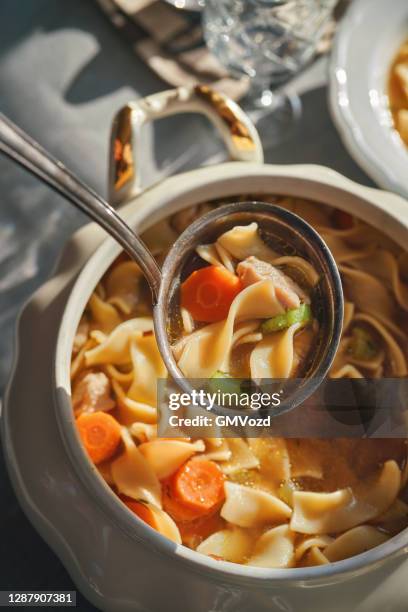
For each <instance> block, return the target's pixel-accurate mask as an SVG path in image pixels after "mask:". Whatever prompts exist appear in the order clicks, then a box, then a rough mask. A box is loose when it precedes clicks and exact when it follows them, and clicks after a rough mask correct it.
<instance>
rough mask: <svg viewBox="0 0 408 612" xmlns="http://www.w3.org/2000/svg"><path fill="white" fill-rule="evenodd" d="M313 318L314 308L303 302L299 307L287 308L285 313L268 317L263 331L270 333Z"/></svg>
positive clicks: (262, 328)
mask: <svg viewBox="0 0 408 612" xmlns="http://www.w3.org/2000/svg"><path fill="white" fill-rule="evenodd" d="M311 318H312V310H311V308H310V306H309V304H301V305H300V306H299V307H298V308H293V309H292V310H287V311H286V312H285V313H283V314H278V315H276V316H275V317H272V318H271V319H268V320H267V321H265V322H264V323H262V325H261V332H262V333H264V334H269V333H271V332H276V331H280V330H282V329H287V328H288V327H290V326H291V325H294V324H295V323H308V322H309V321H310V320H311Z"/></svg>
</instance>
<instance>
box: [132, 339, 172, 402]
mask: <svg viewBox="0 0 408 612" xmlns="http://www.w3.org/2000/svg"><path fill="white" fill-rule="evenodd" d="M130 355H131V358H132V364H133V382H132V384H131V385H130V387H129V390H128V392H127V396H128V397H129V398H130V399H132V400H134V401H136V402H142V403H143V404H149V405H150V406H156V405H157V379H159V378H167V370H166V367H165V365H164V363H163V360H162V358H161V355H160V353H159V349H158V347H157V343H156V339H155V337H154V335H153V334H151V335H148V336H142V335H135V336H134V337H133V339H132V340H131V341H130Z"/></svg>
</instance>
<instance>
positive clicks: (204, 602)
mask: <svg viewBox="0 0 408 612" xmlns="http://www.w3.org/2000/svg"><path fill="white" fill-rule="evenodd" d="M221 101H222V100H221ZM220 104H221V103H220V99H218V101H217V100H215V101H214V100H211V99H210V98H209V97H208V92H207V93H206V97H205V99H204V98H203V95H202V92H197V91H189V90H186V89H182V90H176V91H173V92H165V93H164V94H159V95H156V96H152V97H151V98H149V99H148V100H147V101H142V102H141V103H138V104H134V105H131V106H130V107H127V109H125V110H124V111H122V112H121V113H120V114H119V115H118V118H119V119H118V121H117V122H116V123H115V125H114V133H113V140H114V141H115V140H116V152H117V155H116V161H118V160H119V161H122V162H123V161H124V163H122V165H121V168H119V169H118V168H117V166H116V164H113V165H112V171H111V180H113V181H114V180H116V184H117V187H118V188H119V190H121V192H122V194H123V192H126V193H127V196H128V197H129V194H130V193H132V190H134V189H135V188H136V190H137V181H136V176H135V172H134V168H135V165H134V159H133V161H132V154H131V151H130V149H129V148H128V149H127V153H126V155H125V157H126V159H125V160H123V159H122V160H121V156H120V154H118V146H119V150H120V151H123V150H124V145H126V144H130V141H131V140H133V144H135V140H136V141H137V139H138V138H139V128H140V124H141V123H143V121H145V120H146V118H151V116H152V115H153V116H154V117H156V116H159V115H162V114H169V112H176V111H177V110H179V109H181V110H186V109H188V110H199V111H201V112H205V113H206V114H209V115H210V117H211V118H212V119H213V120H214V123H215V124H216V125H218V126H219V127H221V128H222V129H223V130H224V136H225V139H226V140H227V141H228V138H229V137H227V136H228V129H227V128H228V126H229V127H231V126H233V125H235V128H237V125H236V124H234V122H238V124H239V125H238V128H239V129H240V130H241V136H242V137H243V138H244V140H241V142H239V140H237V139H235V140H234V139H233V140H232V141H228V142H229V145H230V146H229V148H230V151H231V153H232V154H233V155H234V156H235V158H237V159H239V158H241V159H243V158H246V159H247V160H249V161H234V162H230V163H225V164H221V165H218V166H215V167H209V168H201V169H198V170H194V171H191V172H188V173H184V174H181V175H178V176H173V177H171V178H168V179H166V180H165V181H163V182H161V183H159V184H157V185H155V186H153V187H151V188H149V189H148V190H146V191H145V192H144V193H140V194H139V195H137V196H136V197H135V198H133V197H132V198H131V199H130V201H128V203H127V205H126V206H125V207H124V208H123V214H124V216H125V217H126V219H127V220H128V222H129V223H130V224H131V225H132V226H133V227H134V228H135V229H136V230H137V231H139V232H141V231H143V230H145V229H146V228H148V227H149V226H151V225H152V224H154V223H155V222H156V221H158V220H160V219H163V218H164V217H166V216H167V215H170V214H172V213H174V212H176V211H178V210H181V209H182V208H184V207H188V206H191V205H193V204H196V203H199V202H203V201H208V200H210V199H213V198H222V197H224V196H233V195H237V194H241V193H256V194H261V193H268V194H271V193H277V194H286V195H290V196H301V197H305V198H309V199H311V200H315V201H317V202H321V204H322V205H323V206H324V205H326V204H330V205H334V206H336V207H337V208H340V209H343V210H346V211H349V212H351V213H353V214H355V215H357V216H358V217H360V218H361V219H363V220H365V221H367V222H368V223H371V224H372V225H374V226H375V227H377V228H379V229H381V230H382V231H383V232H385V233H386V234H388V235H389V236H391V237H392V238H393V239H394V240H395V241H397V242H398V243H399V244H400V245H401V246H406V245H407V244H408V203H407V202H406V201H404V200H402V199H401V198H400V197H398V196H394V195H391V194H389V193H385V192H381V191H378V190H375V189H369V188H366V187H362V186H360V185H357V184H356V183H353V182H351V181H349V180H348V179H346V178H344V177H342V176H340V175H339V174H337V173H335V172H333V171H331V170H329V169H326V168H323V167H319V166H272V165H263V164H261V163H259V162H260V161H261V160H262V151H261V150H260V145H259V141H258V139H257V136H256V133H255V132H254V130H253V128H252V126H251V125H250V124H249V123H248V121H247V120H246V119H245V117H244V116H243V115H241V114H240V113H239V111H238V110H237V107H236V106H235V105H233V104H230V103H228V104H227V106H225V104H224V106H222V104H221V107H222V108H221V118H220V115H219V114H217V113H218V112H219V111H220ZM169 105H170V107H171V108H169ZM227 111H228V112H227ZM222 113H224V118H223V116H222ZM228 113H229V116H228V117H227V119H226V118H225V116H226V115H228ZM132 124H133V131H132V132H131V131H130V127H131V126H132ZM235 128H233V129H235ZM238 128H237V129H238ZM245 138H246V139H247V141H246V142H245ZM118 142H119V144H118ZM136 144H138V143H137V142H136ZM132 164H133V165H132ZM118 179H119V181H118ZM126 179H127V180H126ZM114 192H115V193H116V200H117V201H118V199H120V197H118V195H117V194H118V189H116V190H115V189H114V187H113V183H112V193H114ZM119 251H120V248H119V247H118V246H117V245H116V244H115V243H114V242H113V241H112V240H110V239H107V240H106V241H105V242H104V243H103V244H102V246H101V247H100V248H98V250H97V251H96V252H95V253H94V254H93V256H92V257H91V258H90V259H89V261H88V262H87V264H86V265H85V267H84V268H83V270H82V272H81V274H80V275H79V277H78V279H77V281H76V283H75V285H74V287H73V289H72V291H71V293H70V295H69V298H68V301H67V303H66V308H65V312H64V315H63V319H62V322H61V326H60V330H59V335H58V340H57V347H56V358H55V389H54V391H55V413H56V418H57V422H58V426H59V431H60V434H61V437H62V439H63V442H64V446H65V451H64V461H67V462H68V463H69V466H70V470H71V472H72V474H73V476H72V477H71V478H70V480H69V487H68V484H67V488H66V498H67V499H66V513H67V515H66V516H65V515H64V517H63V518H62V517H60V520H58V517H56V516H55V515H54V516H53V526H54V528H56V529H60V530H61V532H62V533H61V535H63V536H64V539H65V541H66V542H67V541H68V542H69V549H70V550H69V554H68V552H67V553H66V554H65V553H64V554H63V555H62V556H63V557H64V562H65V563H66V564H67V565H68V568H69V569H70V571H71V572H72V573H73V575H75V576H78V575H79V574H80V575H81V576H82V578H81V579H80V585H79V586H80V588H82V589H83V590H84V591H85V592H86V595H87V596H88V597H90V598H91V599H92V600H93V601H94V602H95V603H96V605H97V606H98V607H101V608H103V609H106V610H114V611H115V612H120V611H127V610H143V611H146V612H147V611H150V612H159V611H162V610H173V609H174V610H182V611H183V612H190V611H192V610H194V612H210V611H213V612H226V611H231V612H232V611H234V612H242V611H245V610H251V611H257V612H263V611H266V610H272V611H276V612H290V611H294V612H300V611H301V612H308V611H310V612H319V611H321V612H326V611H327V610H330V611H331V612H340V611H341V612H343V611H346V610H347V611H354V610H355V611H357V610H358V612H377V611H378V612H380V611H381V612H382V611H384V610H389V611H392V612H399V611H401V612H402V611H406V610H407V604H406V602H407V601H408V581H407V580H406V579H405V578H404V575H405V574H406V573H407V570H408V564H407V561H406V556H405V553H406V552H407V551H408V532H402V533H400V534H399V535H397V536H396V537H394V538H392V539H391V540H389V541H388V542H386V543H385V544H382V545H381V546H378V547H377V548H375V549H373V550H370V551H369V552H366V553H364V554H361V555H358V556H356V557H353V558H351V559H347V560H345V561H340V562H337V563H333V564H330V565H327V566H320V567H312V568H297V569H289V570H271V569H262V568H256V567H246V566H243V565H238V564H232V563H228V562H222V561H216V560H214V559H211V558H208V557H205V556H203V555H200V554H198V553H196V552H195V551H192V550H190V549H188V548H186V547H184V546H178V545H175V544H174V543H173V542H170V541H169V540H167V539H166V538H164V537H162V536H161V535H160V534H158V533H157V532H155V531H153V530H152V529H150V528H149V527H148V526H146V525H145V524H144V523H142V522H141V521H140V520H139V519H138V518H137V517H136V516H134V515H133V514H131V513H130V512H129V511H128V510H127V509H126V508H125V506H124V505H123V504H122V503H121V502H120V501H119V500H118V499H117V497H116V496H115V495H114V494H113V493H112V492H111V490H110V489H109V487H108V486H107V485H106V484H105V483H104V481H103V480H102V479H101V477H100V476H99V475H98V473H97V472H96V470H95V468H93V467H92V466H91V464H90V463H89V462H88V460H87V458H86V457H85V453H84V451H83V449H82V447H81V445H80V443H79V441H78V438H77V434H76V428H75V424H74V418H73V412H72V409H71V404H70V380H69V365H70V354H71V347H72V342H73V338H74V334H75V329H76V327H77V324H78V322H79V319H80V316H81V313H82V312H83V309H84V307H85V305H86V303H87V301H88V299H89V297H90V294H91V292H92V290H93V289H94V287H95V285H96V283H97V282H98V280H99V279H100V277H101V276H102V275H103V273H104V272H105V271H106V269H107V268H108V266H109V265H110V264H111V263H112V261H113V260H114V259H115V258H116V256H117V255H118V254H119ZM67 483H68V480H67ZM56 486H61V487H63V483H61V484H60V485H58V483H57V484H56ZM60 491H61V492H60V495H61V494H62V489H61V490H60ZM70 498H71V499H72V502H70ZM70 503H71V504H72V506H70ZM49 511H50V514H52V509H51V508H50V509H49ZM54 514H55V513H54ZM68 515H70V516H68ZM78 566H79V567H80V568H81V572H77V569H76V568H77V567H78Z"/></svg>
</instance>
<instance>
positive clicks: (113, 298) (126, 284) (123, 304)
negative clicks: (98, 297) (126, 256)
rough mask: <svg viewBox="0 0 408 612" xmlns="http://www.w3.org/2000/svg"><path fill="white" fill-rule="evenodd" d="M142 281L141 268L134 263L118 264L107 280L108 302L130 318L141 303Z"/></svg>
mask: <svg viewBox="0 0 408 612" xmlns="http://www.w3.org/2000/svg"><path fill="white" fill-rule="evenodd" d="M142 279H143V276H142V273H141V271H140V268H139V266H138V265H137V263H135V262H134V261H123V262H121V263H119V264H117V265H116V266H115V267H114V268H113V270H111V271H110V272H109V274H108V275H107V277H106V280H105V289H106V297H107V302H108V303H109V304H113V305H114V306H116V308H117V309H118V310H119V311H121V312H123V314H124V315H126V316H129V315H130V314H131V313H132V312H134V311H135V309H136V307H137V306H138V304H139V302H140V297H139V295H140V282H141V280H142ZM144 310H146V306H145V307H144Z"/></svg>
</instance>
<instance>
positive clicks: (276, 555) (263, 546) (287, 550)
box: [248, 525, 295, 567]
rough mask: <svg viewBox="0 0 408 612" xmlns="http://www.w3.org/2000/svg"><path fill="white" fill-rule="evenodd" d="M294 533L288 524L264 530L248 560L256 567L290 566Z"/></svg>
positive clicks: (292, 555) (293, 560) (293, 557)
mask: <svg viewBox="0 0 408 612" xmlns="http://www.w3.org/2000/svg"><path fill="white" fill-rule="evenodd" d="M294 540H295V534H294V533H292V532H291V530H290V529H289V527H288V525H280V526H279V527H274V528H273V529H269V531H266V532H265V533H264V534H263V535H261V537H260V538H259V540H258V541H257V543H256V544H255V549H254V551H253V553H252V555H251V557H250V558H249V560H248V565H253V566H256V567H292V566H293V565H294V563H295V554H294V553H295V547H294Z"/></svg>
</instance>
